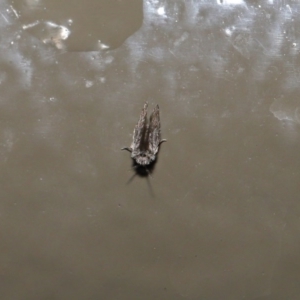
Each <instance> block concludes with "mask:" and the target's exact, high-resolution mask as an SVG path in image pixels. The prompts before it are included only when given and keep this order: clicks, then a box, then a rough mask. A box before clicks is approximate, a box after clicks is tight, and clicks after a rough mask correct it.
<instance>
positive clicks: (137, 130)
mask: <svg viewBox="0 0 300 300" xmlns="http://www.w3.org/2000/svg"><path fill="white" fill-rule="evenodd" d="M147 108H148V103H147V102H146V103H145V104H144V108H143V109H142V112H141V114H140V118H139V121H138V122H137V124H136V125H135V127H134V130H133V140H132V144H131V149H132V150H133V151H136V150H139V149H141V147H142V144H143V143H144V136H145V131H146V130H147Z"/></svg>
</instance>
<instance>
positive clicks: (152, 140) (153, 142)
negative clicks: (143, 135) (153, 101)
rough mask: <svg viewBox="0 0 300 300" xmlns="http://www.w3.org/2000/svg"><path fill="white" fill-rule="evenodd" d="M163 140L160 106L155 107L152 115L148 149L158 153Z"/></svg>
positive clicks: (154, 153) (152, 152)
mask: <svg viewBox="0 0 300 300" xmlns="http://www.w3.org/2000/svg"><path fill="white" fill-rule="evenodd" d="M160 142H161V136H160V119H159V106H158V105H156V107H155V108H154V109H153V112H152V114H151V116H150V123H149V129H148V143H149V144H148V150H149V151H150V153H151V154H153V155H156V154H157V152H158V149H159V144H160Z"/></svg>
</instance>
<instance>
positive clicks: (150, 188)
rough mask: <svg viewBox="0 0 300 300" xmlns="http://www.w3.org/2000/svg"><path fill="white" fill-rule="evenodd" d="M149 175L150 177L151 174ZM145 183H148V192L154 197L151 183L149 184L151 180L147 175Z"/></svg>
mask: <svg viewBox="0 0 300 300" xmlns="http://www.w3.org/2000/svg"><path fill="white" fill-rule="evenodd" d="M149 175H150V174H149ZM150 177H151V175H150ZM151 178H152V177H151ZM147 185H148V188H149V193H150V195H151V197H152V198H154V197H155V194H154V192H153V188H152V185H151V182H150V180H149V177H148V176H147Z"/></svg>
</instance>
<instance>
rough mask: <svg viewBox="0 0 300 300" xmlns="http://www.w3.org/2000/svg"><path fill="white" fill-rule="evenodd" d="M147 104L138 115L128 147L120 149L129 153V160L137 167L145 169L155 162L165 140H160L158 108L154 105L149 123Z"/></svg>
mask: <svg viewBox="0 0 300 300" xmlns="http://www.w3.org/2000/svg"><path fill="white" fill-rule="evenodd" d="M147 109H148V103H147V102H146V103H145V104H144V108H143V109H142V112H141V114H140V118H139V121H138V123H137V124H136V125H135V127H134V130H133V139H132V143H131V145H130V147H129V148H128V147H126V148H122V150H127V151H129V152H131V158H132V159H133V160H134V161H135V163H136V164H137V165H138V166H143V167H146V166H148V165H151V164H152V163H154V162H155V160H156V155H157V153H158V150H159V146H160V144H161V143H162V142H165V141H166V140H162V139H161V133H160V119H159V106H158V105H156V106H155V108H154V109H153V112H152V113H151V116H150V119H149V123H148V120H147Z"/></svg>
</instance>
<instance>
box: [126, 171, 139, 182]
mask: <svg viewBox="0 0 300 300" xmlns="http://www.w3.org/2000/svg"><path fill="white" fill-rule="evenodd" d="M136 175H137V173H134V174H133V175H132V176H131V177H130V178H129V180H128V181H127V182H126V184H130V183H131V182H132V180H133V179H134V177H135V176H136Z"/></svg>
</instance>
